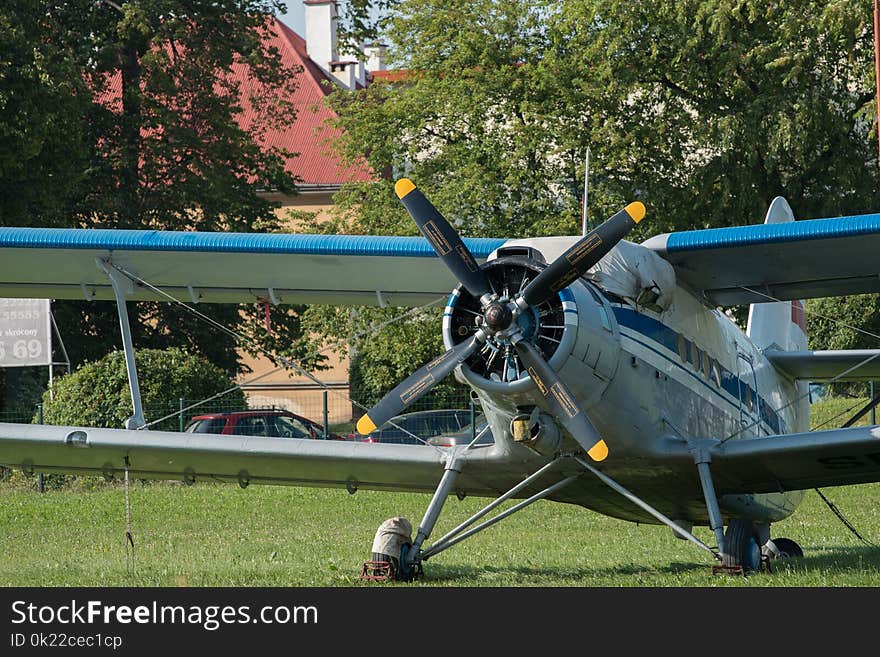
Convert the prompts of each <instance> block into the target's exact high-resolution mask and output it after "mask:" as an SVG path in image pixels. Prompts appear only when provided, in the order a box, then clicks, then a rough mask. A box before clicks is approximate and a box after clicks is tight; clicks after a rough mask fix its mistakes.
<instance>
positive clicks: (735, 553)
mask: <svg viewBox="0 0 880 657" xmlns="http://www.w3.org/2000/svg"><path fill="white" fill-rule="evenodd" d="M724 547H725V554H724V555H722V564H723V565H725V566H729V567H733V566H742V568H743V571H744V572H754V571H760V570H761V546H760V545H758V535H757V532H756V531H755V526H754V524H753V523H752V521H751V520H739V519H737V520H731V521H730V524H729V525H727V531H726V532H724Z"/></svg>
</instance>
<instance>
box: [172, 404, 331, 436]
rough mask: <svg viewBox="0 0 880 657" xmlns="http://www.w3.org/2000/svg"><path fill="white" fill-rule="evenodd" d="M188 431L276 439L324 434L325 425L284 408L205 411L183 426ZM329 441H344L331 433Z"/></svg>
mask: <svg viewBox="0 0 880 657" xmlns="http://www.w3.org/2000/svg"><path fill="white" fill-rule="evenodd" d="M184 431H185V432H187V433H220V434H224V433H225V434H235V435H239V436H264V437H273V438H314V439H318V440H320V439H322V438H323V437H324V427H323V426H321V425H320V424H318V423H317V422H313V421H312V420H309V419H308V418H304V417H303V416H301V415H297V414H296V413H291V412H290V411H282V410H251V411H233V412H230V413H206V414H205V415H196V416H195V417H193V418H192V419H191V420H190V421H189V424H187V425H186V428H185V429H184ZM327 438H329V439H330V440H345V438H343V437H342V436H340V435H339V434H335V433H328V434H327Z"/></svg>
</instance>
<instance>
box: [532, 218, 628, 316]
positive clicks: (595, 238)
mask: <svg viewBox="0 0 880 657" xmlns="http://www.w3.org/2000/svg"><path fill="white" fill-rule="evenodd" d="M644 216H645V206H644V205H643V204H642V203H639V202H638V201H635V202H633V203H630V204H629V205H627V206H626V207H625V208H624V209H623V210H620V211H619V212H617V213H615V214H613V215H612V216H611V217H610V218H608V219H607V220H606V221H605V223H603V224H602V225H601V226H599V227H598V228H594V229H593V230H591V231H590V232H589V233H587V234H586V235H584V236H583V237H582V238H581V239H579V240H578V241H577V242H576V243H575V245H574V246H572V247H571V248H570V249H568V250H567V251H566V252H565V253H563V254H562V255H561V256H559V257H558V258H556V260H554V261H553V262H552V263H550V265H549V266H548V267H547V268H546V269H545V270H544V271H542V272H541V273H540V274H538V275H537V276H536V277H535V279H534V280H533V281H532V282H531V283H529V284H528V285H527V286H526V289H525V290H523V292H522V296H521V297H520V298H521V299H522V303H524V304H525V306H534V305H536V304H539V303H541V302H543V301H544V300H546V299H547V297H549V296H550V295H551V294H555V293H556V292H559V290H561V289H563V288H565V287H568V286H569V285H571V284H572V283H573V282H574V281H576V280H577V279H578V278H580V277H581V276H583V275H584V274H586V273H587V270H588V269H590V268H591V267H593V266H594V265H595V264H596V263H598V262H599V261H600V260H601V259H602V257H603V256H604V255H605V254H606V253H608V252H609V251H610V250H611V249H612V248H614V245H615V244H617V243H618V242H619V241H620V240H622V239H623V238H624V236H625V235H626V234H627V233H628V232H629V231H630V230H631V229H632V228H633V227H634V226H635V225H636V224H637V223H639V222H640V221H641V220H642V218H643V217H644ZM520 307H521V308H522V307H524V306H522V305H520Z"/></svg>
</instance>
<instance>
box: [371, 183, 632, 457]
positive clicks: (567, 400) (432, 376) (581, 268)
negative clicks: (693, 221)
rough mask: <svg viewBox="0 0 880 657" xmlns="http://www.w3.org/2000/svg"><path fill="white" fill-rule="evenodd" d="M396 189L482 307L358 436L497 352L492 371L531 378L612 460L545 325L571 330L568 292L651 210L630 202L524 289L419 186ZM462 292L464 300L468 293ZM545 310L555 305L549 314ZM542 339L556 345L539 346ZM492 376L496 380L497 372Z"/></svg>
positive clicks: (548, 402)
mask: <svg viewBox="0 0 880 657" xmlns="http://www.w3.org/2000/svg"><path fill="white" fill-rule="evenodd" d="M395 190H396V191H397V194H398V196H399V197H400V199H401V201H402V202H403V204H404V206H405V207H406V209H407V211H408V212H409V213H410V215H411V216H412V217H413V220H414V221H415V222H416V224H417V225H418V227H419V230H420V231H421V232H422V234H423V235H424V236H425V238H426V239H428V241H429V242H430V243H431V244H432V246H433V247H434V249H435V250H436V251H437V255H438V256H440V258H441V259H442V260H443V262H444V264H446V266H447V267H448V268H449V269H450V271H451V272H452V273H453V274H454V275H456V277H457V278H458V279H459V280H460V281H461V283H462V284H461V286H460V288H463V289H466V290H467V291H468V292H469V293H470V296H471V297H474V298H478V299H479V302H478V306H479V309H476V308H475V309H474V310H472V311H470V312H471V313H472V316H473V319H472V322H473V324H472V326H471V327H470V328H469V327H468V326H467V323H464V324H461V325H460V326H459V327H458V330H456V334H457V336H458V339H457V340H456V342H457V344H455V345H454V346H452V347H451V348H450V349H449V350H448V351H447V352H446V353H445V354H443V355H441V356H439V357H438V358H435V359H434V360H432V361H431V362H430V363H428V364H427V365H425V366H424V367H422V368H421V369H419V370H418V371H417V372H415V373H414V374H412V375H411V376H409V377H407V379H405V380H404V381H403V382H402V383H401V384H399V385H398V386H397V387H395V388H394V389H393V390H392V391H391V392H389V393H388V394H387V395H386V396H385V397H383V398H382V399H381V400H380V401H379V403H378V404H376V405H375V406H374V407H373V408H372V409H370V411H369V412H368V413H367V414H366V415H364V416H363V417H362V418H361V419H360V420H359V421H358V425H357V428H358V431H359V432H360V433H369V431H370V430H372V429H373V428H375V427H376V426H379V425H381V424H383V423H384V422H386V421H387V420H388V419H390V418H391V417H393V416H394V415H396V414H398V413H399V412H400V411H402V410H403V409H404V408H406V407H407V406H408V405H409V404H411V403H412V402H414V401H415V400H416V399H418V398H420V397H421V396H422V395H424V394H425V393H426V392H427V391H428V390H430V389H431V388H433V387H434V386H435V385H436V384H437V383H438V382H439V381H440V380H442V379H443V378H445V377H446V376H447V375H449V374H450V373H451V372H452V371H453V370H454V369H455V368H456V367H458V366H459V365H460V364H462V363H464V362H466V361H468V359H469V358H471V357H472V356H473V355H474V354H476V353H478V352H479V353H480V354H484V353H487V352H491V353H490V354H488V357H487V359H486V360H485V365H486V368H487V370H490V369H491V367H492V365H493V363H494V362H495V361H496V360H498V361H499V363H500V366H501V368H502V370H501V371H502V373H503V374H504V376H505V377H507V376H509V375H510V368H511V366H512V367H513V368H514V370H515V380H517V381H520V380H523V379H525V378H526V377H525V376H524V375H525V374H527V375H528V377H527V378H528V379H530V381H531V383H532V384H533V385H534V386H535V387H536V388H537V391H538V393H539V394H540V395H541V396H542V397H543V402H544V405H545V406H546V407H547V408H548V409H549V411H550V413H551V414H552V415H553V417H554V418H555V419H556V421H557V422H558V423H559V424H560V426H562V427H564V428H565V430H566V431H567V432H568V433H569V434H570V435H571V436H572V438H574V439H575V441H577V443H578V444H579V445H580V446H581V447H582V448H583V449H584V450H585V451H586V452H587V453H588V454H589V455H590V456H591V457H592V458H593V459H595V460H602V459H604V458H605V457H606V456H607V455H608V447H607V445H606V444H605V442H604V441H603V440H602V438H601V436H600V435H599V431H598V430H597V429H596V427H595V426H594V425H593V423H592V422H591V421H590V418H589V417H587V415H586V413H585V412H584V411H583V410H582V409H581V406H580V404H579V403H578V400H577V397H576V396H575V395H574V394H572V392H571V390H570V389H569V388H568V386H567V385H566V384H565V383H564V382H563V380H562V379H561V378H560V377H559V376H558V374H557V373H556V371H555V370H554V369H553V367H551V365H550V364H549V363H548V362H547V358H546V352H547V351H550V352H555V350H556V346H558V345H559V344H561V339H558V340H557V339H554V338H551V337H549V336H547V335H542V334H541V328H542V327H543V328H545V329H555V330H561V331H563V333H564V329H565V322H566V321H567V320H566V319H565V308H564V300H562V297H563V295H562V293H561V292H562V291H563V290H564V289H565V288H567V287H568V286H569V285H570V284H571V283H573V282H574V281H575V280H577V279H578V278H580V277H581V276H582V275H583V274H584V273H586V271H587V270H588V269H589V268H590V267H592V266H593V265H595V264H596V263H597V262H598V261H599V260H600V259H601V258H602V256H604V255H605V254H606V253H608V251H610V250H611V248H613V247H614V245H615V244H616V243H617V242H618V241H620V240H621V239H622V238H623V237H624V235H626V233H627V232H629V230H630V229H632V227H633V226H635V225H636V223H638V222H639V221H641V219H642V218H643V217H644V216H645V207H644V205H642V204H641V203H639V202H634V203H630V204H629V205H628V206H627V207H626V208H624V209H623V210H621V211H619V212H618V213H616V214H615V215H613V216H612V217H611V218H610V219H608V220H607V221H606V222H605V223H603V224H602V225H601V226H599V227H598V228H596V229H594V230H593V231H591V232H590V233H588V234H587V235H585V236H584V237H583V238H581V239H580V240H578V241H577V242H576V243H575V244H574V245H573V246H572V247H571V248H569V249H568V250H567V251H566V252H565V253H563V254H562V255H561V256H560V257H559V258H557V259H556V260H554V261H553V262H552V263H550V265H548V266H547V267H546V268H544V269H543V270H540V268H539V270H538V272H539V273H537V275H532V276H531V277H529V276H528V274H527V273H526V272H525V270H524V271H523V273H522V275H521V276H520V280H519V286H518V287H516V288H514V287H512V286H511V285H510V284H509V283H513V281H507V283H508V284H504V285H503V287H496V286H493V285H492V282H491V280H490V279H489V277H487V275H486V271H485V269H484V268H483V267H479V266H477V265H476V261H475V260H474V258H473V256H472V254H471V253H470V251H468V248H467V246H466V245H465V244H464V242H463V241H462V240H461V238H460V237H459V235H458V233H457V232H456V231H455V229H454V228H453V227H452V226H451V225H450V224H449V222H447V221H446V219H445V218H444V217H443V215H442V214H440V212H439V211H438V210H437V209H436V208H435V207H434V206H433V205H432V204H431V202H430V201H428V199H427V198H426V197H425V196H424V195H423V194H422V193H421V192H420V191H419V190H418V189H417V188H416V186H415V185H414V184H413V183H412V181H410V180H408V179H403V180H400V181H398V183H397V184H396V185H395ZM514 290H515V291H514ZM456 292H458V293H459V295H460V294H461V289H457V290H456ZM453 296H455V293H454V294H453ZM554 301H561V302H562V303H561V304H557V305H562V317H561V318H560V319H561V321H559V323H558V324H549V323H547V322H546V321H545V319H546V318H547V316H548V314H550V313H551V312H552V309H553V302H554ZM545 305H548V306H550V308H549V309H544V310H542V307H543V306H545ZM520 316H525V319H524V321H523V322H522V323H520V321H518V318H519V317H520ZM514 320H517V321H514ZM462 328H463V330H461V329H462ZM542 338H543V340H544V341H547V342H551V343H553V342H555V343H556V344H555V345H553V344H550V345H547V346H544V345H541V346H539V344H538V343H539V342H540V341H541V339H542ZM499 355H500V358H499ZM489 375H490V379H491V371H489ZM499 378H500V377H499Z"/></svg>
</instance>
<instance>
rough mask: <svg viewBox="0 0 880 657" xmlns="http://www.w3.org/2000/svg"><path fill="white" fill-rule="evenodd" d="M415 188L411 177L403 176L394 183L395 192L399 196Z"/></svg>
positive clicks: (401, 196)
mask: <svg viewBox="0 0 880 657" xmlns="http://www.w3.org/2000/svg"><path fill="white" fill-rule="evenodd" d="M415 188H416V185H415V183H414V182H413V181H412V180H410V179H409V178H401V179H400V180H398V181H397V182H396V183H395V184H394V192H395V194H397V198H403V197H404V196H406V195H407V194H409V193H410V192H411V191H412V190H414V189H415Z"/></svg>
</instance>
